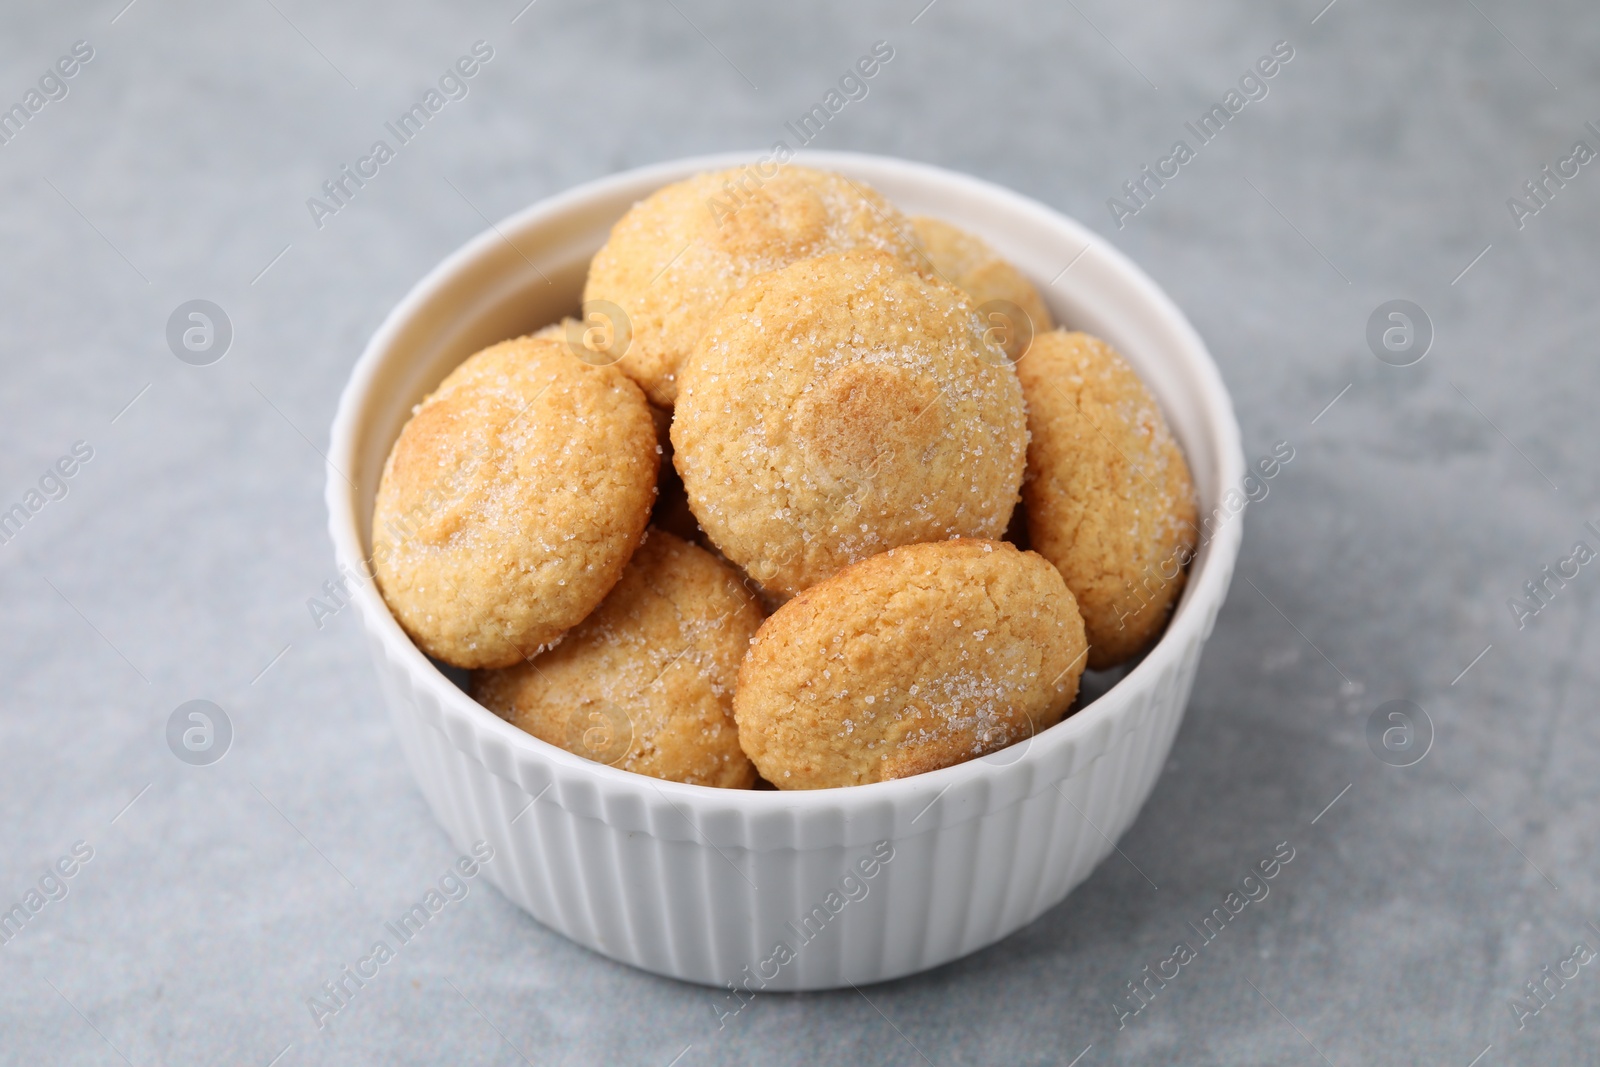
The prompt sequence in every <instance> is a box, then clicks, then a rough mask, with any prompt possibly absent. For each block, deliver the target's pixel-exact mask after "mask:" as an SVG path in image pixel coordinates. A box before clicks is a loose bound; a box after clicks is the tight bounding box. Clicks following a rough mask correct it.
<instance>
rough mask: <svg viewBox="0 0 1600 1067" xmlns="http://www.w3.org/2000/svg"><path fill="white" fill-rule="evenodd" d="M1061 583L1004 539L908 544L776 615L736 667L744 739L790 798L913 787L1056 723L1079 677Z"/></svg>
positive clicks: (1074, 632) (736, 705) (1072, 619)
mask: <svg viewBox="0 0 1600 1067" xmlns="http://www.w3.org/2000/svg"><path fill="white" fill-rule="evenodd" d="M1084 652H1085V642H1084V635H1083V620H1082V619H1081V618H1080V617H1079V615H1078V609H1077V607H1076V605H1075V604H1074V602H1073V598H1072V593H1071V592H1069V591H1068V590H1067V587H1066V584H1065V583H1064V582H1063V581H1062V579H1061V574H1060V572H1058V571H1057V570H1056V569H1055V568H1054V567H1052V566H1051V565H1050V564H1049V563H1048V562H1047V561H1046V560H1044V559H1043V558H1042V557H1040V556H1038V555H1036V554H1034V553H1032V552H1019V551H1018V550H1017V549H1016V548H1014V547H1013V546H1011V545H1008V544H1006V543H1005V542H1003V541H985V540H966V539H963V540H956V541H940V542H934V543H930V544H920V545H908V546H906V547H903V548H897V549H893V550H892V551H889V552H885V553H883V554H881V555H877V556H873V557H871V558H870V559H866V560H863V561H861V562H860V563H857V564H855V565H854V566H852V567H850V568H848V569H847V570H844V571H841V572H840V573H839V574H837V575H835V576H834V577H833V578H830V579H829V580H827V581H825V582H823V583H821V584H820V585H816V586H813V587H811V588H810V589H808V590H806V591H805V592H804V593H801V594H800V595H799V596H798V597H796V598H795V599H793V600H791V601H789V602H788V603H787V604H785V605H784V606H783V607H781V608H779V609H778V610H777V612H776V613H774V614H773V616H772V617H771V618H769V619H768V620H767V621H766V622H765V623H764V624H762V627H761V629H760V631H759V632H758V633H757V634H756V638H755V640H754V641H753V642H751V644H750V651H749V653H748V654H747V655H746V656H745V660H744V666H743V667H741V668H740V670H739V687H738V689H737V690H735V692H734V697H733V714H734V718H735V719H736V720H738V723H739V742H740V744H741V745H743V746H744V750H745V752H747V753H749V755H750V759H751V760H752V761H754V763H755V765H756V769H757V770H759V771H760V772H761V775H762V777H763V778H765V779H767V780H768V781H770V782H772V783H773V784H774V785H776V786H777V787H778V788H779V789H824V788H828V787H831V786H843V785H861V784H863V783H866V782H878V781H884V780H886V779H890V778H904V777H907V776H908V775H913V774H921V773H923V772H924V771H932V770H937V769H938V768H940V767H948V766H950V765H951V764H955V763H960V762H962V761H964V760H969V759H973V758H974V757H977V756H981V755H983V754H985V753H987V752H992V751H994V750H996V749H999V748H1004V747H1005V746H1006V745H1009V744H1013V743H1015V742H1018V741H1021V740H1023V739H1025V738H1029V737H1032V736H1033V734H1035V733H1036V732H1038V731H1040V730H1043V729H1045V728H1047V727H1049V726H1053V725H1054V724H1055V723H1056V722H1058V721H1059V720H1060V719H1061V716H1062V714H1063V713H1064V712H1065V711H1066V710H1067V708H1068V707H1069V706H1071V704H1072V701H1073V698H1074V697H1075V696H1076V695H1077V692H1078V678H1079V676H1080V675H1081V674H1082V673H1083V666H1084V658H1085V657H1084Z"/></svg>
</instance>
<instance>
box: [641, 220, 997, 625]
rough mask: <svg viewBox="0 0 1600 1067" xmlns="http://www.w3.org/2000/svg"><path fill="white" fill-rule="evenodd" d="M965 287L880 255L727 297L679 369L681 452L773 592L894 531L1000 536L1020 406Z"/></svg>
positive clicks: (736, 556)
mask: <svg viewBox="0 0 1600 1067" xmlns="http://www.w3.org/2000/svg"><path fill="white" fill-rule="evenodd" d="M981 334H982V327H981V325H980V324H979V322H978V320H977V318H976V316H975V315H974V313H973V308H972V305H971V304H970V303H969V302H968V300H967V298H966V296H965V295H964V294H962V293H961V292H960V290H958V289H955V288H953V287H951V286H949V285H946V284H944V283H943V282H940V281H937V280H932V279H928V278H925V277H923V276H921V275H919V274H917V273H915V272H913V271H911V270H909V269H907V268H906V267H904V266H903V265H902V264H901V263H900V262H899V261H898V260H896V259H894V258H892V257H890V256H887V255H884V254H882V253H870V252H851V253H845V254H842V255H837V256H825V257H821V258H818V259H810V260H805V261H803V262H800V263H797V264H795V265H793V266H791V267H786V268H785V269H783V270H781V271H774V272H772V273H770V274H766V275H763V276H761V277H760V278H757V279H755V280H754V281H752V282H751V283H750V284H749V285H747V286H746V287H745V288H744V289H743V290H741V291H740V292H739V293H737V294H735V295H734V296H733V297H732V298H731V299H729V301H728V303H727V305H726V306H725V307H724V308H723V310H722V313H721V314H720V315H719V316H718V317H717V320H716V322H715V323H714V324H713V326H712V328H711V330H710V331H709V332H708V333H707V334H706V336H705V338H704V339H703V340H702V341H701V343H700V345H699V346H698V347H697V348H696V349H695V351H694V353H693V354H692V355H691V356H690V358H689V360H688V361H687V362H686V363H685V364H684V366H683V368H682V371H681V375H680V377H681V381H682V389H681V392H680V393H679V397H678V406H677V409H676V412H675V413H674V416H673V422H672V443H673V446H674V455H673V462H674V463H675V465H676V466H677V468H678V473H679V474H681V475H682V476H683V483H684V486H685V488H686V489H687V491H688V494H689V506H690V508H691V509H692V510H693V511H694V514H695V517H696V518H697V519H699V521H700V526H701V527H702V528H703V529H704V530H705V531H706V533H707V534H708V535H709V536H710V538H711V540H712V541H713V542H714V543H715V544H716V545H717V546H718V547H719V548H720V549H721V550H722V551H723V553H725V554H726V555H727V557H728V558H729V559H730V560H732V561H733V562H734V563H735V564H737V565H739V566H740V567H742V568H744V569H745V570H746V571H747V572H749V574H750V575H751V576H752V577H754V578H755V579H756V580H757V581H759V582H761V583H762V585H763V586H764V587H765V588H766V589H768V590H770V591H772V592H774V593H777V594H779V595H780V596H787V595H792V594H794V593H798V592H799V591H800V590H802V589H804V588H806V587H807V586H809V585H812V584H815V583H816V582H819V581H821V580H823V579H824V578H827V577H829V576H831V575H833V574H834V573H836V572H837V571H839V570H840V568H842V567H844V566H846V565H848V564H850V563H853V562H855V561H856V560H859V559H864V558H866V557H867V556H870V555H874V554H876V553H878V552H882V551H883V550H885V549H888V548H894V547H895V546H897V545H904V544H914V543H916V542H919V541H942V540H945V539H947V538H951V537H999V536H1000V535H1001V534H1002V533H1003V532H1004V531H1005V528H1006V521H1007V520H1008V519H1009V518H1010V516H1011V509H1012V507H1013V505H1014V504H1015V503H1016V500H1017V489H1018V486H1020V484H1021V481H1022V472H1023V464H1024V460H1025V456H1026V450H1027V441H1028V433H1027V419H1026V413H1025V411H1024V408H1023V403H1022V390H1021V387H1020V386H1019V385H1018V383H1017V377H1016V372H1015V371H1014V370H1013V369H1012V368H1011V367H1010V366H1009V365H1008V364H1007V361H1006V359H1005V356H1004V354H1003V353H1001V352H1000V351H998V350H997V349H994V348H992V347H990V346H988V345H986V344H984V342H983V341H982V338H981Z"/></svg>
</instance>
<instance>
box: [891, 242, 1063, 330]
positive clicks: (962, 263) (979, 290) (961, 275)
mask: <svg viewBox="0 0 1600 1067" xmlns="http://www.w3.org/2000/svg"><path fill="white" fill-rule="evenodd" d="M911 227H912V233H913V234H914V236H915V237H916V239H917V244H918V245H919V246H920V248H921V249H922V251H923V252H924V253H925V254H926V255H927V257H928V260H929V262H930V263H931V264H932V266H933V269H934V270H935V271H937V272H938V274H939V276H940V277H941V278H943V279H944V280H945V281H947V282H949V283H950V284H951V285H954V286H955V287H956V288H958V289H961V290H962V291H964V292H965V293H966V294H967V295H968V296H970V297H972V302H973V303H974V304H975V305H977V306H978V307H979V308H980V309H982V310H986V311H988V312H989V314H988V315H987V316H986V318H987V320H988V321H987V322H986V325H988V326H989V327H990V328H991V329H993V330H994V331H995V335H994V336H995V339H996V341H997V343H998V344H999V345H1000V347H1002V348H1004V349H1005V350H1006V355H1008V356H1010V357H1011V359H1012V361H1013V362H1015V361H1016V360H1019V359H1021V358H1022V357H1023V355H1024V354H1025V353H1026V352H1027V350H1028V344H1029V342H1030V341H1032V339H1033V338H1035V337H1037V336H1038V335H1039V334H1042V333H1046V332H1048V331H1049V330H1050V329H1051V328H1052V327H1053V326H1054V324H1053V323H1052V322H1051V320H1050V309H1049V308H1047V307H1045V303H1044V300H1043V299H1042V298H1041V297H1040V296H1039V291H1038V290H1037V289H1035V288H1034V287H1033V283H1032V282H1030V281H1028V279H1027V278H1024V277H1023V276H1022V272H1021V271H1019V270H1017V268H1016V267H1013V266H1012V265H1011V264H1010V263H1008V262H1006V261H1005V260H1003V259H1001V258H1000V257H999V256H998V255H996V254H995V251H994V249H992V248H990V247H989V246H988V245H987V244H985V243H984V242H983V240H982V239H980V238H978V237H975V236H973V235H972V234H970V233H967V232H966V231H965V230H962V229H958V228H957V227H955V226H952V225H950V224H949V223H948V222H944V221H941V220H940V219H930V218H928V217H927V216H925V215H919V216H916V217H914V218H912V220H911ZM1002 302H1003V303H1002ZM1005 304H1010V305H1013V306H1014V307H1016V308H1017V309H1018V310H1020V311H1021V312H1022V314H1023V315H1024V316H1026V318H1027V321H1026V322H1025V323H1019V322H1013V321H1011V319H1012V318H1013V315H1012V314H1010V313H1009V309H1008V308H1006V307H1005ZM985 305H991V306H989V307H987V308H985ZM996 305H997V306H996Z"/></svg>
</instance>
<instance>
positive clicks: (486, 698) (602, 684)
mask: <svg viewBox="0 0 1600 1067" xmlns="http://www.w3.org/2000/svg"><path fill="white" fill-rule="evenodd" d="M760 625H761V609H760V608H759V607H757V605H756V600H755V597H754V596H753V595H752V594H751V593H750V592H749V591H748V590H746V589H744V588H743V587H742V586H741V585H740V584H739V576H738V574H737V573H735V572H734V570H733V569H732V568H731V567H728V566H727V565H726V564H723V563H719V562H718V561H717V560H716V559H714V558H713V557H712V555H711V554H710V553H709V552H707V551H705V550H704V549H701V548H696V547H695V546H694V545H691V544H687V543H685V542H683V541H680V540H679V539H678V538H676V537H673V536H672V535H671V534H669V533H665V532H663V531H661V530H656V529H652V530H651V531H650V533H649V536H648V537H647V538H646V540H645V543H644V544H643V545H641V546H640V548H639V550H638V551H637V552H635V553H634V555H633V559H632V560H631V561H629V563H628V566H627V569H626V570H624V571H623V573H622V580H621V581H620V582H618V583H617V586H616V588H615V589H613V590H612V591H611V594H610V595H609V596H607V597H606V599H605V601H604V602H603V603H602V604H601V605H600V607H599V608H597V609H595V612H594V614H593V615H590V616H589V617H588V618H587V619H585V620H584V621H583V622H581V623H579V624H578V626H577V627H575V628H574V629H573V630H572V631H571V632H570V633H569V634H567V636H566V638H565V640H563V641H562V642H561V644H559V645H557V646H556V647H555V648H553V649H551V650H550V651H548V652H545V653H544V654H542V655H540V656H538V657H536V658H535V659H533V660H531V661H529V662H527V663H519V664H518V665H516V666H515V667H508V668H506V669H505V670H499V671H479V672H478V673H476V674H474V675H473V679H472V695H473V697H474V699H476V700H478V701H479V702H480V703H482V704H483V705H484V706H485V707H487V708H489V709H490V710H491V711H493V712H495V714H497V715H499V716H501V717H502V718H504V719H506V720H507V721H509V722H511V723H512V724H513V725H515V726H518V727H520V728H522V729H524V730H526V731H528V733H530V734H533V735H534V736H535V737H537V738H539V739H541V740H543V741H548V742H549V743H550V744H552V745H556V746H558V747H560V748H564V749H566V750H567V751H569V752H575V753H577V754H578V755H580V756H584V757H587V758H588V759H593V760H598V761H599V762H601V763H609V764H611V765H612V766H614V767H621V768H622V769H623V770H629V771H635V772H637V773H639V774H648V775H650V776H651V777H653V778H665V779H668V780H669V781H674V782H690V783H693V784H696V785H714V786H724V787H728V788H734V789H748V788H750V786H751V785H753V784H754V783H755V778H756V771H755V767H754V766H752V765H751V763H750V760H749V759H748V758H746V756H745V754H744V752H743V751H742V750H741V749H740V748H739V734H738V730H737V729H736V728H735V726H734V722H733V685H734V680H735V678H736V677H737V675H738V671H739V663H740V661H741V660H742V659H743V658H744V653H745V649H746V648H747V647H748V646H749V643H750V638H751V637H752V636H754V634H755V632H756V628H757V627H759V626H760Z"/></svg>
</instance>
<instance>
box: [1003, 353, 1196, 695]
mask: <svg viewBox="0 0 1600 1067" xmlns="http://www.w3.org/2000/svg"><path fill="white" fill-rule="evenodd" d="M1017 374H1018V376H1019V377H1020V378H1021V379H1022V388H1023V392H1024V393H1025V394H1026V396H1027V398H1028V428H1029V430H1030V431H1031V432H1032V435H1033V440H1032V443H1031V444H1030V445H1029V446H1028V480H1027V481H1026V482H1024V483H1023V486H1022V499H1023V503H1024V505H1025V506H1026V508H1027V512H1028V536H1029V541H1030V543H1031V544H1032V546H1033V549H1034V550H1035V551H1037V552H1038V553H1040V554H1041V555H1043V556H1044V557H1045V558H1046V559H1048V560H1049V561H1050V562H1052V563H1054V564H1055V565H1056V566H1057V567H1058V568H1060V570H1061V575H1062V577H1063V578H1065V579H1066V580H1067V586H1068V588H1070V589H1071V590H1072V592H1073V594H1074V595H1075V596H1077V598H1078V607H1079V609H1080V610H1081V611H1082V612H1083V621H1084V625H1085V627H1086V628H1087V630H1088V634H1089V667H1090V668H1091V669H1092V670H1101V669H1103V668H1106V667H1111V666H1115V665H1116V664H1118V663H1121V662H1123V661H1124V660H1127V659H1130V658H1132V657H1133V656H1135V655H1137V654H1138V653H1140V652H1142V651H1143V650H1144V649H1145V648H1146V647H1148V646H1149V645H1150V644H1151V643H1152V642H1153V641H1154V640H1155V638H1156V636H1157V635H1158V634H1159V633H1160V632H1161V629H1162V627H1164V626H1165V625H1166V621H1167V615H1168V613H1169V612H1170V611H1171V609H1172V605H1173V604H1175V603H1176V602H1177V599H1178V594H1179V593H1181V592H1182V591H1183V584H1184V581H1185V579H1186V577H1187V572H1186V571H1185V569H1184V568H1185V566H1186V565H1187V564H1188V562H1189V560H1190V558H1191V557H1192V556H1193V555H1194V546H1195V538H1196V535H1197V533H1198V530H1197V528H1196V526H1195V498H1194V483H1193V482H1192V481H1190V478H1189V467H1188V464H1186V463H1185V462H1184V459H1183V452H1182V451H1181V450H1180V449H1179V448H1178V443H1177V442H1176V441H1175V440H1173V437H1172V432H1171V431H1170V430H1169V429H1168V428H1167V420H1166V419H1165V418H1163V417H1162V414H1161V408H1160V407H1159V406H1158V405H1157V404H1156V401H1155V398H1154V397H1152V396H1151V395H1150V392H1149V390H1148V389H1146V388H1145V386H1144V383H1143V382H1142V381H1140V380H1139V375H1138V374H1137V373H1135V372H1134V370H1133V368H1132V367H1130V366H1128V365H1127V364H1126V363H1124V362H1123V360H1122V357H1121V356H1119V355H1117V353H1116V352H1115V350H1113V349H1112V348H1111V346H1110V345H1108V344H1106V343H1105V342H1104V341H1101V340H1098V339H1097V338H1094V337H1090V336H1089V335H1088V334H1083V333H1068V332H1066V331H1065V330H1055V331H1053V332H1051V333H1047V334H1042V335H1041V336H1039V337H1037V338H1035V339H1034V342H1033V348H1032V349H1031V350H1030V351H1029V352H1028V358H1027V359H1025V360H1023V361H1022V362H1020V363H1018V364H1017Z"/></svg>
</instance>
